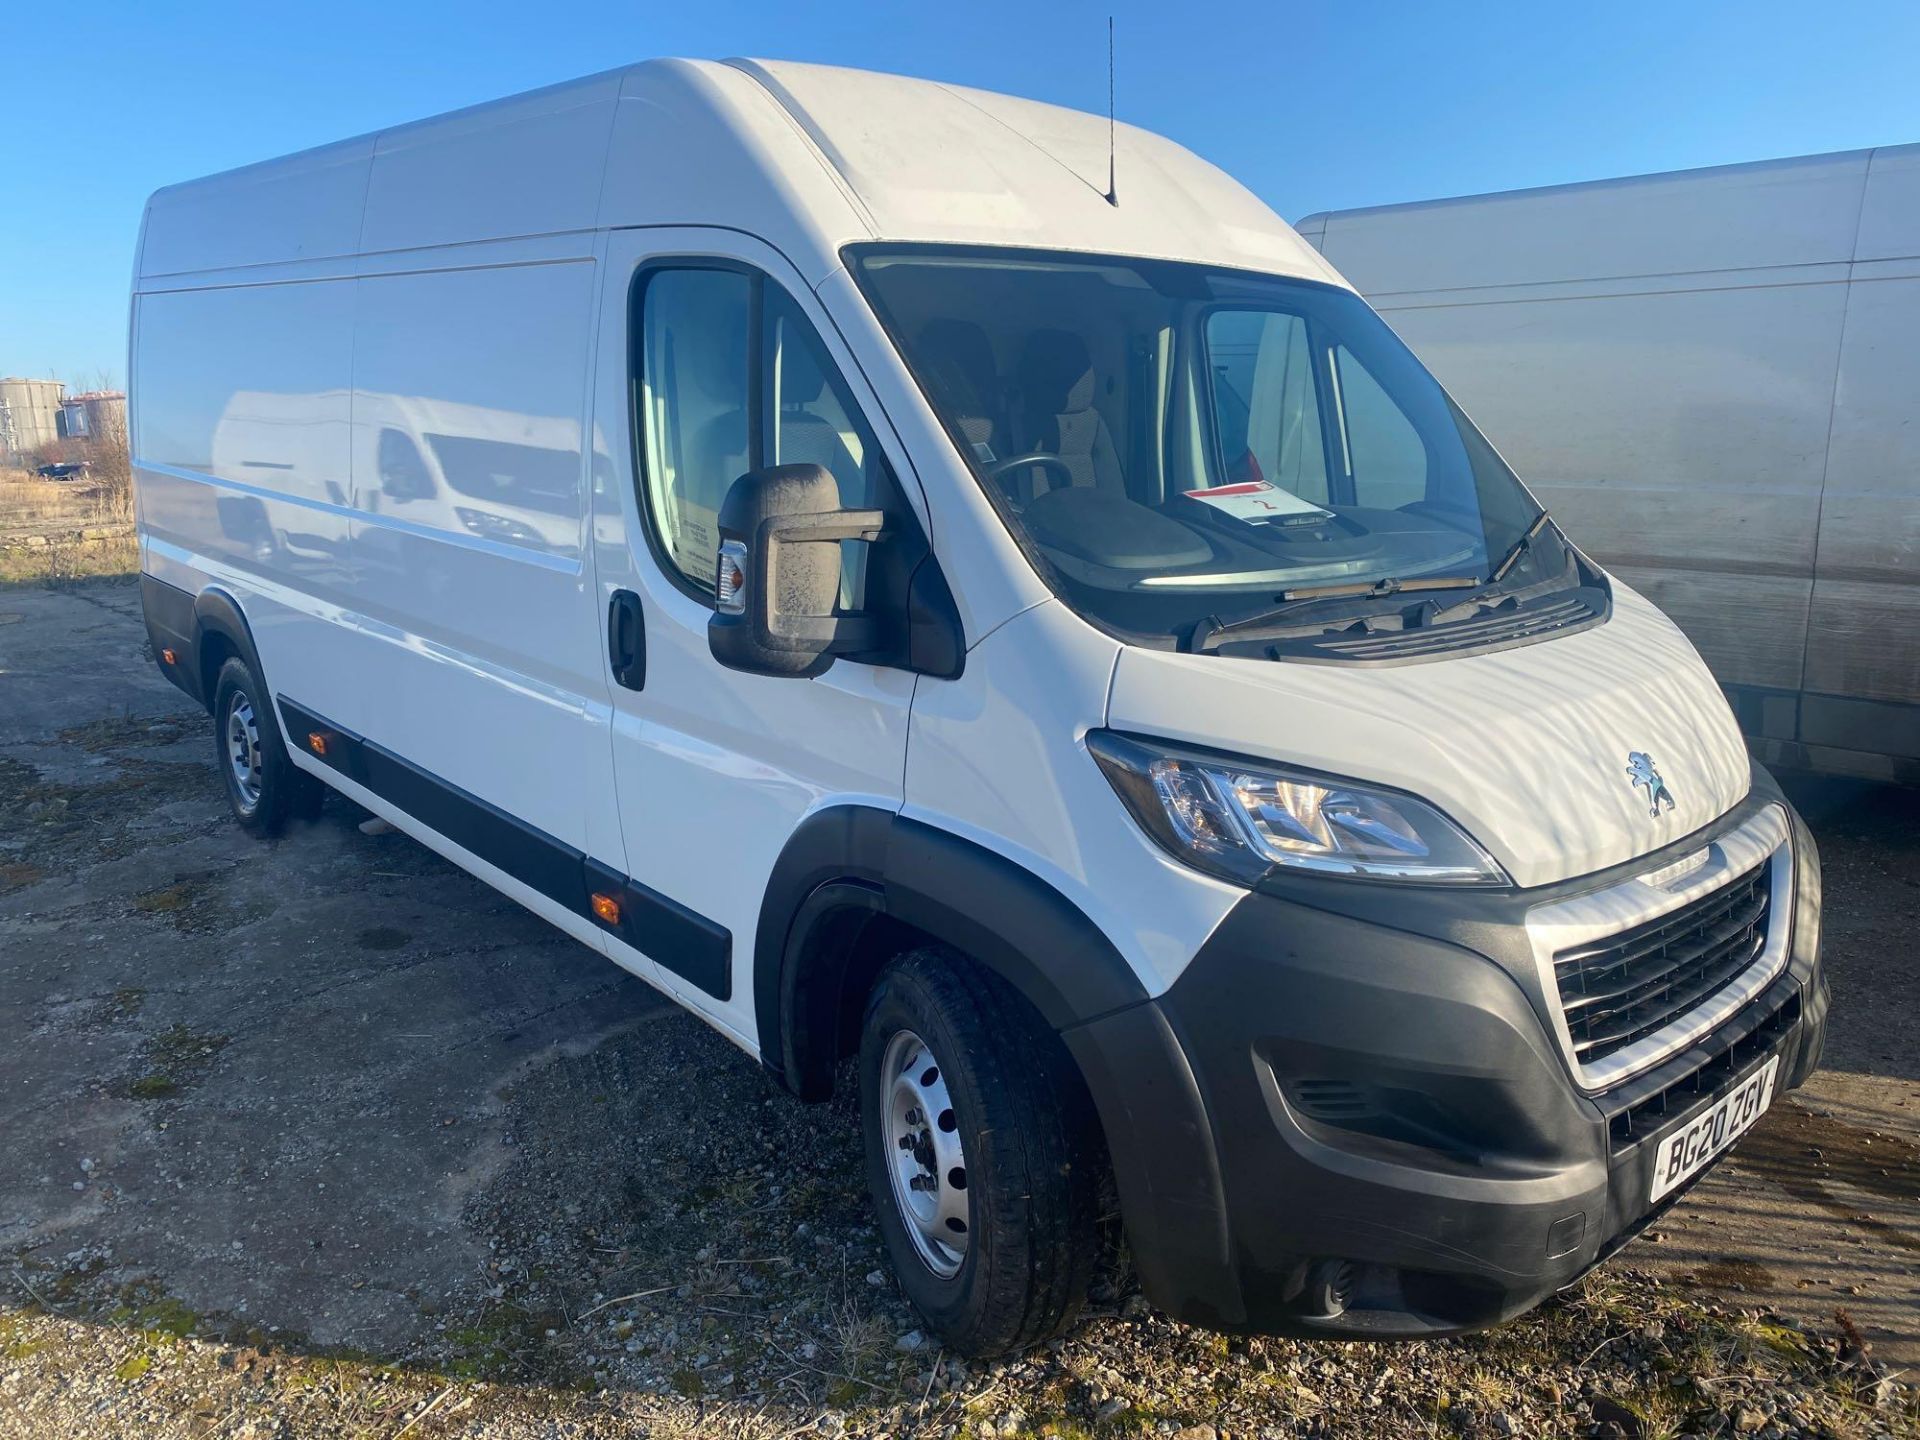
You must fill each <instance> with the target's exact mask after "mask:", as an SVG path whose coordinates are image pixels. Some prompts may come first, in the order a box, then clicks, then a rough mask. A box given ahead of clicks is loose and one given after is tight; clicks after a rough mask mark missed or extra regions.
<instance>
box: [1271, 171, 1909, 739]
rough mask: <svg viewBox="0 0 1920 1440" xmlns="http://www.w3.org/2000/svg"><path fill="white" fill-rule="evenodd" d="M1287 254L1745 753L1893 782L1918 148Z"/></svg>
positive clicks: (1396, 211)
mask: <svg viewBox="0 0 1920 1440" xmlns="http://www.w3.org/2000/svg"><path fill="white" fill-rule="evenodd" d="M1300 228H1301V233H1302V234H1304V235H1305V236H1306V237H1307V238H1308V239H1310V240H1311V241H1313V242H1314V243H1315V244H1316V245H1317V246H1318V247H1319V248H1320V249H1321V250H1322V251H1323V252H1324V253H1325V254H1326V256H1327V258H1328V259H1329V260H1331V261H1332V262H1333V263H1334V264H1335V265H1337V266H1339V267H1340V269H1341V270H1342V271H1343V272H1344V273H1345V274H1346V275H1348V276H1349V277H1350V278H1351V279H1352V281H1353V282H1354V283H1355V284H1356V285H1357V286H1358V287H1359V289H1360V290H1361V292H1362V293H1363V294H1365V295H1366V296H1367V298H1368V300H1369V301H1370V302H1372V303H1373V304H1374V306H1375V307H1376V308H1378V309H1379V310H1380V311H1381V312H1382V313H1383V314H1384V315H1385V316H1386V317H1387V319H1388V321H1389V322H1390V323H1391V324H1392V325H1393V327H1394V328H1395V329H1396V330H1397V331H1399V332H1400V334H1401V336H1402V337H1403V338H1404V339H1405V340H1406V341H1407V343H1408V344H1409V345H1411V346H1412V347H1413V349H1414V350H1415V351H1416V352H1417V353H1418V354H1419V355H1420V357H1421V358H1422V359H1423V360H1425V361H1426V362H1427V364H1428V365H1430V366H1431V367H1432V368H1433V370H1434V373H1435V374H1436V375H1438V376H1439V378H1440V379H1441V381H1442V382H1443V383H1444V384H1445V385H1447V387H1448V388H1449V389H1450V390H1452V391H1453V392H1454V394H1455V395H1456V397H1457V398H1458V399H1459V400H1460V402H1461V403H1462V405H1464V406H1465V407H1466V408H1467V409H1468V410H1469V411H1470V412H1471V413H1472V414H1473V416H1474V418H1475V420H1476V421H1477V422H1478V423H1479V424H1480V425H1481V426H1482V427H1483V428H1484V429H1485V430H1486V432H1487V434H1488V436H1489V437H1490V438H1491V439H1492V440H1493V441H1494V443H1495V444H1497V445H1499V446H1500V447H1501V450H1502V452H1503V453H1504V454H1505V455H1506V457H1507V459H1508V460H1510V461H1511V462H1512V463H1513V465H1514V466H1515V468H1516V469H1517V470H1519V472H1520V473H1521V474H1522V475H1523V476H1525V477H1526V479H1527V481H1528V483H1529V484H1531V485H1532V486H1533V487H1534V488H1535V489H1536V491H1537V492H1538V493H1539V494H1540V496H1541V498H1542V499H1544V500H1545V501H1546V502H1547V503H1548V504H1549V505H1550V506H1551V507H1552V508H1553V510H1554V512H1555V514H1556V515H1557V516H1558V517H1560V518H1561V519H1562V520H1563V521H1564V522H1565V524H1566V526H1567V528H1568V530H1569V531H1570V532H1571V533H1572V534H1573V535H1574V536H1575V537H1576V538H1577V539H1578V540H1579V541H1580V543H1581V544H1582V545H1583V546H1585V547H1586V548H1588V549H1589V550H1590V551H1591V552H1592V553H1593V554H1594V555H1595V556H1596V557H1597V558H1599V559H1600V560H1601V561H1603V562H1604V563H1605V564H1606V565H1608V567H1609V568H1610V569H1612V570H1613V571H1614V572H1615V573H1617V574H1619V575H1621V576H1623V577H1624V578H1626V579H1627V580H1629V581H1630V582H1631V583H1632V584H1634V585H1635V586H1637V587H1639V588H1641V589H1642V590H1644V591H1645V592H1646V593H1647V595H1648V596H1649V597H1651V598H1652V599H1653V600H1654V601H1656V602H1657V603H1658V604H1659V605H1660V606H1661V608H1662V609H1664V610H1666V611H1667V612H1668V613H1669V614H1670V615H1672V616H1673V617H1674V618H1675V619H1676V620H1677V621H1678V622H1679V623H1680V625H1681V627H1682V628H1683V629H1684V630H1685V631H1686V632H1687V634H1688V636H1689V637H1690V638H1691V639H1692V640H1693V641H1694V643H1695V644H1696V645H1698V646H1699V647H1700V650H1701V652H1702V653H1703V654H1704V655H1705V656H1706V658H1707V660H1708V662H1709V663H1710V664H1711V665H1712V667H1713V670H1714V673H1715V674H1716V675H1717V676H1718V677H1719V678H1720V679H1721V680H1722V681H1724V682H1726V683H1728V684H1732V685H1737V686H1742V687H1749V688H1751V689H1753V690H1755V691H1758V692H1762V693H1763V694H1764V693H1766V692H1772V693H1773V694H1774V695H1776V696H1777V697H1778V698H1777V699H1770V700H1768V701H1766V702H1765V703H1766V706H1767V708H1766V710H1765V711H1764V713H1763V715H1762V718H1761V719H1760V720H1759V723H1758V724H1757V726H1756V733H1758V734H1760V735H1762V736H1769V737H1777V738H1780V739H1785V740H1800V741H1804V742H1806V743H1808V744H1811V745H1817V746H1830V747H1838V748H1842V749H1862V750H1867V751H1874V752H1878V753H1882V754H1893V755H1905V756H1908V757H1920V748H1916V747H1920V738H1917V737H1920V719H1916V717H1915V715H1914V712H1912V711H1908V712H1907V715H1906V716H1905V718H1904V720H1902V719H1900V718H1898V717H1897V713H1896V712H1893V711H1886V710H1876V709H1875V708H1873V707H1875V706H1894V707H1911V706H1915V705H1920V581H1917V580H1916V567H1915V559H1916V556H1917V555H1920V423H1916V421H1915V408H1916V407H1915V396H1916V395H1920V145H1908V146H1896V147H1890V148H1885V149H1879V150H1871V151H1868V150H1859V151H1850V152H1846V153H1843V154H1834V155H1815V156H1808V157H1804V158H1800V159H1793V160H1779V161H1769V162H1765V163H1762V164H1753V165H1730V166H1722V167H1718V168H1714V169H1707V170H1694V171H1682V172H1678V173H1674V174H1666V175H1648V176H1641V177H1635V178H1630V179H1622V180H1608V181H1601V182H1597V183H1593V184H1582V185H1566V186H1558V187H1554V188H1550V189H1543V190H1521V191H1514V192H1510V193H1506V194H1498V195H1484V196H1473V197H1467V198H1463V199H1457V200H1439V201H1432V202H1428V203H1421V204H1410V205H1395V206H1385V207H1380V208H1377V209H1368V210H1352V211H1341V212H1337V213H1332V214H1322V215H1315V216H1311V217H1309V218H1307V219H1305V220H1303V221H1301V222H1300ZM1796 711H1797V714H1796ZM1876 716H1881V717H1886V719H1887V720H1890V721H1891V722H1892V723H1891V724H1886V723H1883V722H1881V721H1877V720H1876V718H1875V717H1876ZM1796 719H1797V723H1796ZM1750 723H1753V722H1752V721H1751V720H1750Z"/></svg>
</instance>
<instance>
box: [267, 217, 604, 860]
mask: <svg viewBox="0 0 1920 1440" xmlns="http://www.w3.org/2000/svg"><path fill="white" fill-rule="evenodd" d="M442 255H443V256H444V252H442ZM421 258H425V257H421ZM413 263H416V264H417V263H419V261H418V259H415V260H414V261H413ZM443 263H445V262H444V259H443ZM593 278H594V267H593V265H592V262H591V261H590V260H588V259H585V258H574V259H570V260H565V261H555V262H552V263H543V264H520V265H512V266H500V267H490V268H483V269H447V270H421V271H414V272H410V273H402V274H383V275H370V276H364V277H363V278H361V279H360V280H358V281H357V282H356V286H357V290H358V293H357V295H356V297H355V312H356V315H357V323H356V336H355V348H354V366H353V371H354V390H353V421H352V449H353V502H354V520H353V526H352V530H353V549H354V553H355V557H356V562H357V577H358V587H357V592H356V595H355V606H354V608H355V610H356V611H357V612H358V614H357V617H356V619H355V621H354V622H353V623H354V625H355V627H356V628H357V629H358V630H359V631H360V632H361V637H362V638H361V641H360V663H359V669H358V673H357V675H356V677H355V684H354V687H353V688H354V690H355V691H357V692H358V693H360V694H362V695H365V696H368V697H370V698H369V700H368V701H367V706H368V713H367V714H366V716H365V717H364V719H363V720H362V721H361V723H359V724H357V725H356V726H355V728H356V729H358V730H359V731H360V732H361V733H362V734H364V735H365V736H367V738H369V739H370V740H373V741H376V742H378V743H379V744H381V745H383V746H385V747H386V748H388V749H390V750H392V751H394V752H395V753H397V754H399V755H402V756H405V757H408V758H410V759H413V760H415V761H419V762H422V763H430V764H431V766H432V769H433V771H434V772H435V774H436V775H438V776H439V777H440V778H441V779H442V780H444V781H447V782H449V783H451V784H453V785H456V786H459V787H460V788H461V789H463V790H466V791H468V792H470V793H472V794H474V795H476V796H479V797H480V798H481V799H483V800H485V801H487V802H489V803H490V804H492V805H495V806H497V807H499V808H500V809H502V810H505V811H506V812H508V813H509V814H511V815H514V816H517V817H518V818H520V819H521V820H523V821H525V822H526V823H528V824H530V825H533V826H535V827H537V828H538V829H540V830H542V831H544V832H546V833H547V834H549V835H551V836H554V837H556V838H558V839H561V840H564V841H566V842H567V843H568V844H570V845H572V846H574V847H576V848H584V846H583V844H582V842H583V839H584V804H585V802H584V796H585V793H586V787H587V786H589V785H590V784H592V783H594V780H595V776H594V775H593V774H592V773H590V771H591V767H592V766H593V765H594V763H595V761H596V758H598V759H600V760H601V762H602V763H603V764H604V754H605V749H606V727H607V698H606V681H605V678H604V672H605V667H604V665H603V664H602V661H601V657H600V642H599V635H600V631H599V624H598V619H597V615H596V611H595V606H594V599H593V596H592V594H591V590H590V586H589V584H588V577H587V560H586V550H585V530H584V526H585V521H586V509H587V502H586V482H585V473H586V466H585V455H584V447H583V444H582V439H581V437H582V430H583V425H584V415H585V409H586V378H587V366H588V363H589V353H590V352H589V338H590V337H589V334H588V320H589V314H590V310H591V302H592V294H593ZM276 683H277V686H278V688H280V689H281V690H282V692H283V693H285V694H287V695H288V696H289V697H290V698H294V699H300V700H302V701H303V702H304V703H308V704H312V705H315V706H320V705H322V704H325V703H333V701H332V697H318V696H316V697H311V698H309V697H305V696H302V695H300V694H298V693H297V692H296V691H295V690H294V689H293V687H292V685H291V684H290V683H288V682H284V681H280V682H276ZM350 723H351V722H350ZM583 766H584V767H586V768H583ZM453 838H454V839H456V840H457V839H458V838H459V837H458V836H454V837H453Z"/></svg>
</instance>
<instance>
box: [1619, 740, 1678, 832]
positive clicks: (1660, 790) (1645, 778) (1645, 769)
mask: <svg viewBox="0 0 1920 1440" xmlns="http://www.w3.org/2000/svg"><path fill="white" fill-rule="evenodd" d="M1627 783H1628V784H1629V785H1631V786H1632V787H1633V788H1634V789H1636V790H1638V789H1640V788H1641V787H1642V786H1644V787H1645V788H1646V792H1647V814H1649V815H1651V816H1653V818H1654V819H1656V820H1658V819H1659V818H1660V806H1661V804H1662V803H1664V804H1665V805H1666V807H1667V809H1669V810H1671V809H1673V792H1672V791H1671V790H1669V789H1668V788H1667V782H1666V781H1664V780H1662V779H1661V778H1660V772H1659V771H1658V770H1656V769H1654V767H1653V757H1652V756H1651V755H1649V754H1647V752H1646V751H1644V750H1629V751H1628V752H1627Z"/></svg>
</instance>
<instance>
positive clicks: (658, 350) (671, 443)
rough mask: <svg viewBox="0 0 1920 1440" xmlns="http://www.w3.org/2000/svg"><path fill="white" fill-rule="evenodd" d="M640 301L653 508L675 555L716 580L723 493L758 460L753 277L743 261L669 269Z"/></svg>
mask: <svg viewBox="0 0 1920 1440" xmlns="http://www.w3.org/2000/svg"><path fill="white" fill-rule="evenodd" d="M640 303H641V344H640V377H639V380H640V384H639V407H640V443H641V447H642V453H643V455H644V457H645V464H644V465H643V466H642V467H641V470H642V474H643V475H644V477H645V480H644V484H645V486H646V503H647V509H648V511H649V513H650V514H651V515H652V517H653V524H654V528H655V532H656V533H657V534H658V536H659V537H660V544H661V547H662V548H663V549H664V550H665V551H666V559H667V560H668V562H669V563H671V564H672V565H674V566H676V567H678V569H679V571H680V573H681V574H682V575H684V576H686V577H687V578H688V579H689V580H691V581H693V582H694V583H695V584H696V585H699V586H701V587H702V588H706V589H711V588H712V585H713V573H714V551H715V549H716V547H717V546H718V543H719V538H718V530H717V528H716V525H715V521H716V520H717V519H718V516H719V513H720V502H721V501H722V500H724V499H726V497H727V487H728V486H729V485H731V484H733V482H734V481H735V480H736V479H738V478H739V477H740V476H741V475H744V474H745V473H746V472H747V471H748V470H751V469H753V468H754V461H753V458H752V455H751V449H752V447H751V431H752V426H751V425H750V424H749V418H750V415H751V410H750V406H751V404H752V397H751V392H750V387H749V378H750V376H751V374H752V371H751V369H750V368H749V367H750V359H751V356H750V351H751V342H752V339H753V334H752V314H753V280H752V278H751V277H750V276H748V275H745V274H743V273H741V272H740V271H737V270H662V271H659V272H657V273H656V274H654V275H651V276H649V277H648V279H647V283H646V284H645V286H644V287H642V291H641V302H640Z"/></svg>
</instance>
